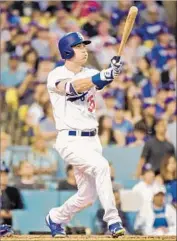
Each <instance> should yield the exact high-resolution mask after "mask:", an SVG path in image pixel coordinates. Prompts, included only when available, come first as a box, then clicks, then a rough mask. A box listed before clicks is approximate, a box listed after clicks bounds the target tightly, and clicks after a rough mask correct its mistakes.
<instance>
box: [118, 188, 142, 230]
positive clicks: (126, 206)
mask: <svg viewBox="0 0 177 241" xmlns="http://www.w3.org/2000/svg"><path fill="white" fill-rule="evenodd" d="M120 197H121V209H122V211H123V212H124V213H125V217H126V220H127V230H128V232H129V233H130V234H134V223H135V219H136V216H137V213H138V211H139V208H140V207H141V206H142V203H143V199H142V197H141V195H140V194H138V193H135V192H134V191H132V190H121V191H120Z"/></svg>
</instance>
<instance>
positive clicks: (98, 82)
mask: <svg viewBox="0 0 177 241" xmlns="http://www.w3.org/2000/svg"><path fill="white" fill-rule="evenodd" d="M113 79H114V76H113V70H112V68H109V69H104V70H102V71H101V72H100V73H98V74H96V75H94V76H92V78H91V80H92V83H93V84H94V85H95V86H96V87H98V88H99V89H102V88H103V87H104V86H106V85H108V84H110V82H112V80H113Z"/></svg>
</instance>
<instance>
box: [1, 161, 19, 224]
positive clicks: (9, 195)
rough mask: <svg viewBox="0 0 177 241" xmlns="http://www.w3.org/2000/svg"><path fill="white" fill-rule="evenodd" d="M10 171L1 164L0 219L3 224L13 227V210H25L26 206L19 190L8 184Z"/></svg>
mask: <svg viewBox="0 0 177 241" xmlns="http://www.w3.org/2000/svg"><path fill="white" fill-rule="evenodd" d="M8 174H9V169H8V167H7V166H6V165H5V164H4V163H1V166H0V183H1V192H0V200H1V210H0V218H1V221H2V223H3V224H8V225H12V212H11V211H12V210H14V209H23V208H24V205H23V202H22V197H21V195H20V192H19V190H18V189H17V188H16V187H12V186H9V184H8Z"/></svg>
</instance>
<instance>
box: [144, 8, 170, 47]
mask: <svg viewBox="0 0 177 241" xmlns="http://www.w3.org/2000/svg"><path fill="white" fill-rule="evenodd" d="M147 14H148V16H147V17H148V20H147V22H145V23H144V24H143V25H141V34H142V37H143V40H144V41H147V40H149V41H151V42H148V45H149V48H151V47H153V45H154V43H153V41H154V40H155V39H156V36H157V34H158V33H159V32H160V30H161V29H162V28H163V27H164V26H165V23H164V22H163V21H162V22H159V21H158V7H157V5H156V4H150V5H149V6H147Z"/></svg>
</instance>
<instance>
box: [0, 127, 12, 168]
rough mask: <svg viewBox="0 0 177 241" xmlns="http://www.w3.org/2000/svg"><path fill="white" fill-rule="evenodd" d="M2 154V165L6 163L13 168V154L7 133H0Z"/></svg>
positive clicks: (0, 151) (0, 159) (0, 150)
mask: <svg viewBox="0 0 177 241" xmlns="http://www.w3.org/2000/svg"><path fill="white" fill-rule="evenodd" d="M0 141H1V144H0V153H1V158H0V161H1V163H2V162H4V163H5V164H6V165H7V166H11V161H12V153H11V151H10V150H9V149H8V147H9V146H10V142H11V140H10V136H9V135H8V134H7V133H5V132H2V131H1V132H0Z"/></svg>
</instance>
